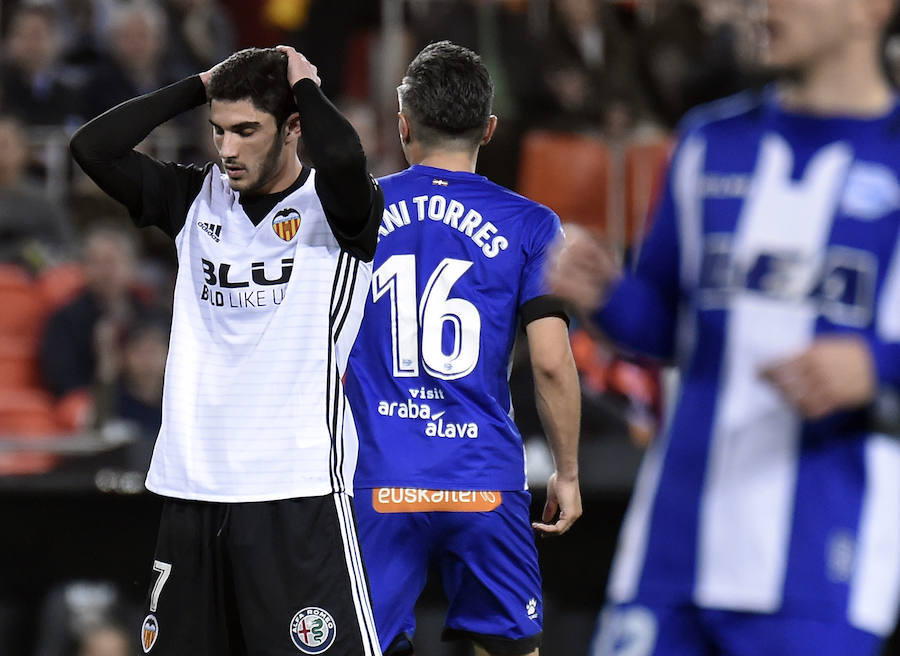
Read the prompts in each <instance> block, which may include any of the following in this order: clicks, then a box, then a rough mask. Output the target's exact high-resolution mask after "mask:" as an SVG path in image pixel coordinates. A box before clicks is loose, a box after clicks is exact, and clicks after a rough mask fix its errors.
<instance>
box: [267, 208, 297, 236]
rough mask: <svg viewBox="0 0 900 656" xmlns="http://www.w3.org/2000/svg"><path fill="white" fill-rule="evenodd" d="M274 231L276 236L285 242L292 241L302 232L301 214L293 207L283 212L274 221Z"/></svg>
mask: <svg viewBox="0 0 900 656" xmlns="http://www.w3.org/2000/svg"><path fill="white" fill-rule="evenodd" d="M272 229H273V230H274V231H275V234H276V235H278V236H279V237H281V238H282V239H284V240H285V241H290V240H291V239H293V238H294V235H296V234H297V231H298V230H300V212H298V211H297V210H295V209H294V208H293V207H286V208H285V209H283V210H281V211H280V212H278V214H276V215H275V218H274V219H272Z"/></svg>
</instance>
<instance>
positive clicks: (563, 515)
mask: <svg viewBox="0 0 900 656" xmlns="http://www.w3.org/2000/svg"><path fill="white" fill-rule="evenodd" d="M557 511H558V512H559V517H558V518H557V519H556V521H553V519H554V517H556V513H557ZM581 512H582V511H581V487H580V486H579V484H578V479H577V478H574V479H572V478H560V477H559V476H558V475H557V473H556V472H554V473H553V475H552V476H550V479H549V480H548V481H547V502H546V503H545V504H544V512H543V514H542V515H541V520H542V521H540V522H532V523H531V528H533V529H534V530H535V531H537V532H538V533H540V534H541V535H545V536H546V535H562V534H563V533H565V532H566V531H568V530H569V529H570V528H572V524H574V523H575V521H576V520H577V519H578V518H579V517H581Z"/></svg>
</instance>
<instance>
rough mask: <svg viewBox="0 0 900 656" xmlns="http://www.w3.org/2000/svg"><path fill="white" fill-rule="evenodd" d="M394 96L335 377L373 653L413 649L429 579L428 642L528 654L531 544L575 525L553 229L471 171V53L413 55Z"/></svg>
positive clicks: (576, 400) (479, 141) (571, 407)
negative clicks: (433, 619)
mask: <svg viewBox="0 0 900 656" xmlns="http://www.w3.org/2000/svg"><path fill="white" fill-rule="evenodd" d="M398 93H399V99H400V113H399V132H400V140H401V143H402V145H403V149H404V152H405V154H406V158H407V160H408V161H409V162H410V164H411V166H410V168H408V169H406V170H405V171H402V172H400V173H397V174H394V175H390V176H387V177H385V178H382V179H381V180H380V184H381V186H382V188H383V190H384V192H385V208H386V209H385V214H384V220H383V222H382V225H381V229H380V230H379V235H380V238H379V244H378V248H377V251H376V255H375V261H374V274H373V278H372V293H371V295H370V297H369V300H368V301H367V304H366V313H365V319H364V321H363V326H362V329H361V331H360V333H359V336H358V338H357V341H356V344H355V346H354V349H353V352H352V354H351V358H350V365H349V369H348V373H347V378H346V391H347V395H348V397H349V398H350V399H351V402H352V403H353V408H354V417H355V419H356V422H357V427H358V432H359V435H360V452H359V465H358V469H357V471H356V477H355V479H354V488H355V491H356V500H357V504H358V506H357V512H358V516H359V529H360V536H361V541H362V546H363V554H364V556H365V559H366V564H367V567H368V571H369V577H370V583H371V589H372V594H373V607H374V610H375V621H376V626H377V627H378V634H379V637H380V639H381V641H382V646H383V649H384V650H385V653H387V654H392V655H394V656H397V655H399V654H411V653H412V635H413V631H414V628H415V618H414V614H413V610H414V606H415V603H416V600H417V598H418V597H419V595H420V594H421V592H422V589H423V587H424V585H425V582H426V577H427V575H428V571H429V568H430V567H434V568H436V569H437V571H439V572H440V576H441V579H442V583H443V587H444V591H445V592H446V594H447V597H448V599H449V602H450V606H449V611H448V614H447V617H446V622H445V630H444V635H443V637H444V639H459V638H464V639H470V640H471V641H472V642H474V644H475V650H476V653H477V654H479V655H482V656H483V655H484V654H492V655H500V654H511V655H515V654H523V655H524V654H537V653H538V646H539V643H540V635H541V618H542V606H541V579H540V572H539V570H538V562H537V552H536V549H535V544H534V531H535V530H537V531H540V532H544V533H546V534H561V533H564V532H565V531H566V530H567V529H568V528H569V527H570V526H571V525H572V522H574V521H575V520H576V519H577V518H578V517H579V516H580V515H581V496H580V492H579V485H578V463H577V447H578V432H579V421H580V393H579V388H578V378H577V373H576V370H575V363H574V360H573V358H572V353H571V349H570V347H569V341H568V332H567V324H566V317H565V313H564V311H563V308H562V305H561V303H560V301H559V300H558V299H554V298H552V297H550V296H548V295H547V291H546V289H545V281H544V269H545V255H546V253H547V250H548V248H549V246H550V245H551V244H552V243H553V241H554V239H555V238H556V236H557V235H558V234H559V232H560V225H559V219H558V218H557V217H556V215H555V214H553V212H551V211H550V210H549V209H547V208H546V207H543V206H542V205H538V204H537V203H535V202H532V201H530V200H528V199H526V198H523V197H522V196H519V195H517V194H515V193H513V192H511V191H509V190H507V189H504V188H503V187H500V186H498V185H495V184H493V183H492V182H490V181H489V180H487V179H486V178H484V177H482V176H479V175H476V174H475V173H474V171H475V162H476V159H477V156H478V150H479V148H480V146H482V145H484V144H486V143H487V142H488V141H490V139H491V136H492V135H493V133H494V129H495V128H496V125H497V118H496V117H495V116H492V115H491V102H492V97H493V85H492V82H491V78H490V75H489V74H488V71H487V69H486V68H485V66H484V65H483V64H482V63H481V60H480V58H479V57H478V56H477V55H476V54H475V53H473V52H472V51H471V50H468V49H466V48H463V47H460V46H457V45H454V44H451V43H449V42H447V41H443V42H440V43H434V44H431V45H429V46H428V47H426V48H425V49H424V50H423V51H422V52H420V53H419V54H418V55H417V56H416V58H415V59H414V60H413V61H412V63H411V64H410V65H409V68H408V70H407V73H406V76H405V77H404V78H403V83H402V84H401V86H400V87H399V89H398ZM520 323H521V324H522V325H524V327H525V332H526V334H527V337H528V344H529V350H530V354H531V361H532V367H533V370H534V377H535V387H536V400H537V407H538V410H539V412H540V415H541V418H542V422H543V425H544V429H545V432H546V434H547V437H548V440H549V443H550V448H551V451H552V453H553V456H554V460H555V463H556V472H555V473H554V474H553V476H552V477H551V478H550V480H549V482H548V483H547V503H546V506H545V508H544V512H543V518H542V520H543V521H542V522H541V523H535V524H534V525H532V524H531V523H530V521H529V507H530V500H531V496H530V494H529V492H528V491H527V486H526V481H525V462H524V452H523V448H522V439H521V436H520V435H519V432H518V431H517V429H516V426H515V424H514V423H513V419H512V406H511V403H510V394H509V386H508V376H509V367H510V363H511V358H510V354H511V351H512V348H513V343H514V342H515V339H516V332H517V328H518V326H519V324H520ZM557 512H558V517H557Z"/></svg>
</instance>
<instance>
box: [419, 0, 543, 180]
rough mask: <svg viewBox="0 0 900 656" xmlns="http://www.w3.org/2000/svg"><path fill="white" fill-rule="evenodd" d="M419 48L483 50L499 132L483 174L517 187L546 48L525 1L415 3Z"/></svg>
mask: <svg viewBox="0 0 900 656" xmlns="http://www.w3.org/2000/svg"><path fill="white" fill-rule="evenodd" d="M409 27H410V30H411V31H412V33H413V36H414V41H415V43H414V44H413V47H414V52H417V51H419V50H421V48H422V47H424V46H425V45H427V44H428V43H431V42H433V41H440V40H442V39H447V40H449V41H452V42H454V43H458V44H459V45H462V46H466V47H467V48H471V49H472V50H474V51H476V52H478V53H479V54H480V55H481V59H482V61H484V64H485V66H487V68H488V70H489V71H490V72H491V77H492V78H493V80H494V106H493V113H494V114H496V115H497V117H498V118H499V123H498V127H497V131H496V132H495V133H494V138H493V140H492V141H491V143H492V147H491V148H487V149H485V150H484V152H483V153H482V154H481V155H480V156H479V158H478V173H480V174H482V175H485V176H487V177H488V178H490V179H491V180H493V181H494V182H496V183H497V184H499V185H502V186H504V187H509V188H514V187H515V184H516V168H517V162H518V156H519V142H520V140H521V136H522V134H523V133H524V131H525V130H526V129H527V127H529V124H530V121H531V115H532V111H533V110H534V108H535V107H538V106H540V103H541V100H542V97H543V96H544V92H543V89H542V86H541V84H540V81H539V80H537V79H536V77H539V76H536V71H540V70H541V57H542V53H541V52H540V50H539V49H538V48H535V47H534V40H533V39H532V34H531V31H530V29H529V25H528V15H527V11H526V6H525V5H524V4H523V3H522V2H515V1H510V0H430V1H429V2H422V3H411V5H410V25H409Z"/></svg>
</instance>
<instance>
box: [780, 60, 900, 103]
mask: <svg viewBox="0 0 900 656" xmlns="http://www.w3.org/2000/svg"><path fill="white" fill-rule="evenodd" d="M853 50H856V52H849V53H834V55H833V56H832V57H831V58H829V59H827V60H824V61H821V62H819V63H817V64H815V65H811V66H809V67H808V68H807V69H806V70H805V71H803V73H802V74H801V75H799V76H798V77H796V78H795V79H792V80H787V81H785V82H783V83H782V84H780V85H779V95H780V97H781V101H782V103H783V104H784V106H785V107H787V108H788V109H791V110H794V111H801V112H808V113H811V114H818V115H841V116H859V117H861V118H865V117H873V116H880V115H882V114H884V113H885V112H887V111H888V110H889V109H890V107H891V105H892V104H893V102H894V100H893V99H894V95H893V92H892V90H891V86H890V84H889V83H888V81H887V79H885V76H884V74H883V72H882V69H881V64H880V62H879V61H878V57H877V55H876V54H875V52H874V50H872V49H862V48H859V47H857V48H854V49H853Z"/></svg>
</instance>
